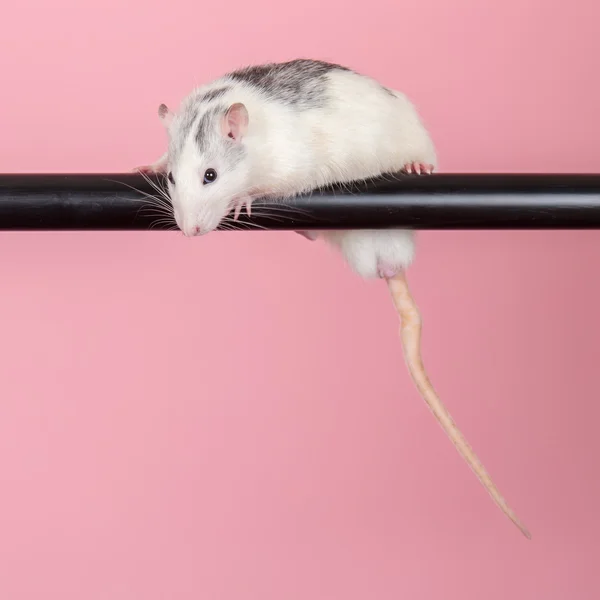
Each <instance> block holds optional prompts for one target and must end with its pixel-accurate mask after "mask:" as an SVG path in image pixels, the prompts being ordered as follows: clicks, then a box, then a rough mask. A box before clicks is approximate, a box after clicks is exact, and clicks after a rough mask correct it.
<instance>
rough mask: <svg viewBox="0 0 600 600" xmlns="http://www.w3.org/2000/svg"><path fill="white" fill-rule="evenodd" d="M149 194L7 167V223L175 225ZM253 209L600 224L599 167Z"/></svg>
mask: <svg viewBox="0 0 600 600" xmlns="http://www.w3.org/2000/svg"><path fill="white" fill-rule="evenodd" d="M152 181H153V182H154V183H155V184H156V183H159V182H162V178H160V177H159V178H152ZM145 194H156V192H155V190H154V189H153V187H152V185H151V184H150V183H149V182H148V181H147V180H146V179H145V178H144V177H143V176H141V175H139V174H137V173H132V174H22V175H13V174H9V175H0V231H10V230H12V231H27V230H144V229H157V230H158V229H168V228H169V227H172V226H173V225H174V222H171V223H168V222H166V221H162V222H160V223H157V220H158V219H159V218H160V215H158V214H157V213H156V211H155V210H154V209H152V207H151V205H150V204H149V203H148V201H147V200H146V198H145ZM252 210H253V213H252V214H253V216H252V217H248V216H247V215H246V214H245V212H244V211H242V214H241V216H240V219H239V227H240V229H248V230H253V229H254V230H257V231H262V230H264V229H270V230H298V229H385V228H390V227H400V228H402V227H404V228H410V229H438V230H439V229H599V228H600V174H590V175H561V174H551V175H541V174H540V175H538V174H493V175H469V174H434V175H422V176H420V175H395V176H392V175H390V176H385V177H382V178H379V179H376V180H372V181H369V182H361V183H355V184H352V185H351V186H344V187H341V186H337V187H333V188H329V189H326V190H316V191H315V192H314V193H312V194H310V195H306V196H302V197H298V198H295V199H294V200H288V201H285V202H283V204H282V202H273V201H271V202H265V201H261V200H257V201H256V202H255V203H254V204H253V208H252Z"/></svg>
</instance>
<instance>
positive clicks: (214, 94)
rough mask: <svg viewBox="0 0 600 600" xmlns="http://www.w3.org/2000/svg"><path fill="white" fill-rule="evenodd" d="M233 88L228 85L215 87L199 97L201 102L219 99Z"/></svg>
mask: <svg viewBox="0 0 600 600" xmlns="http://www.w3.org/2000/svg"><path fill="white" fill-rule="evenodd" d="M230 89H231V88H228V87H220V88H215V89H214V90H208V92H204V94H202V95H201V96H200V97H199V98H198V101H199V102H210V101H211V100H218V99H219V98H222V97H223V96H224V95H225V94H226V93H227V92H228V91H229V90H230Z"/></svg>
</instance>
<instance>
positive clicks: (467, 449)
mask: <svg viewBox="0 0 600 600" xmlns="http://www.w3.org/2000/svg"><path fill="white" fill-rule="evenodd" d="M387 281H388V286H389V288H390V292H391V294H392V299H393V301H394V305H395V306H396V310H397V311H398V314H399V316H400V321H401V325H400V335H401V338H402V346H403V348H404V356H405V359H406V363H407V365H408V369H409V371H410V374H411V377H412V378H413V381H414V382H415V384H416V386H417V388H418V390H419V392H420V393H421V396H422V397H423V399H424V400H425V402H426V403H427V405H428V406H429V408H430V409H431V412H432V413H433V414H434V416H435V418H436V419H437V421H438V422H439V424H440V425H441V426H442V428H443V429H444V431H445V432H446V434H447V435H448V437H449V438H450V440H451V441H452V443H453V444H454V446H455V447H456V449H457V450H458V452H459V453H460V455H461V456H462V457H463V458H464V459H465V461H466V462H467V464H468V465H469V466H470V467H471V469H472V470H473V471H474V473H475V475H477V477H478V479H479V481H480V482H481V483H482V484H483V486H484V487H485V489H486V490H487V491H488V492H489V494H490V495H491V497H492V498H493V499H494V501H495V502H496V504H497V505H498V506H499V507H500V508H501V509H502V511H503V512H504V514H505V515H506V516H507V517H508V518H509V519H510V520H511V521H512V522H513V523H514V524H515V525H516V526H517V527H518V528H519V529H520V530H521V532H522V533H523V534H524V535H525V537H527V538H528V539H531V534H530V533H529V531H528V530H527V528H526V527H525V525H523V524H522V523H521V522H520V521H519V519H518V517H517V516H516V515H515V513H514V512H513V511H512V510H511V509H510V507H509V506H508V504H507V503H506V501H505V500H504V498H503V497H502V496H501V495H500V492H499V491H498V489H497V488H496V486H495V485H494V483H493V481H492V479H491V477H490V476H489V475H488V473H487V471H486V470H485V468H484V466H483V465H482V464H481V461H480V460H479V458H477V455H476V454H475V452H473V450H472V448H471V446H470V445H469V443H468V442H467V440H466V439H465V437H464V436H463V434H462V433H461V432H460V430H459V429H458V427H457V426H456V425H455V423H454V421H453V419H452V417H451V416H450V413H449V412H448V410H447V409H446V407H445V406H444V405H443V404H442V402H441V400H440V399H439V398H438V396H437V394H436V392H435V390H434V389H433V386H432V384H431V382H430V381H429V378H428V376H427V373H426V371H425V367H424V366H423V361H422V359H421V316H420V314H419V309H418V307H417V305H416V303H415V301H414V300H413V298H412V296H411V294H410V291H409V288H408V283H407V282H406V278H405V276H404V273H402V274H400V275H397V276H395V277H392V278H390V279H388V280H387Z"/></svg>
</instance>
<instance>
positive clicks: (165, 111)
mask: <svg viewBox="0 0 600 600" xmlns="http://www.w3.org/2000/svg"><path fill="white" fill-rule="evenodd" d="M158 116H159V117H160V120H161V121H162V122H163V125H164V126H165V127H167V128H168V127H169V125H170V124H171V121H172V120H173V117H174V116H175V115H174V114H173V112H171V109H170V108H169V107H168V106H167V105H166V104H161V105H160V106H159V107H158Z"/></svg>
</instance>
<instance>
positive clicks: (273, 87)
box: [137, 58, 531, 539]
mask: <svg viewBox="0 0 600 600" xmlns="http://www.w3.org/2000/svg"><path fill="white" fill-rule="evenodd" d="M158 115H159V117H160V119H161V120H162V122H163V124H164V126H165V128H166V130H167V133H168V138H169V142H168V148H167V151H166V152H165V153H164V154H163V155H162V156H161V157H160V158H159V159H158V160H157V161H155V162H154V163H153V164H151V165H146V166H143V167H138V168H137V170H138V171H141V172H142V173H162V174H164V175H166V180H167V186H168V196H169V199H170V202H171V205H172V210H173V217H174V219H175V222H176V224H177V227H178V228H179V229H180V230H181V231H182V233H183V234H184V235H186V236H188V237H195V236H198V235H205V234H207V233H209V232H212V231H214V230H215V229H217V228H218V227H219V225H220V224H222V223H231V217H230V215H231V213H232V212H233V214H234V216H233V220H236V219H237V218H238V217H239V214H240V211H241V210H242V208H243V207H245V209H246V211H247V213H248V214H249V215H250V214H251V209H252V201H253V200H254V199H255V198H261V199H265V198H278V199H283V198H291V197H293V196H295V195H299V194H305V193H310V192H311V191H313V190H315V189H317V188H323V187H327V186H329V185H332V184H344V183H349V184H350V183H352V182H355V181H357V180H361V179H363V180H366V179H369V178H373V177H377V176H380V175H383V174H386V173H401V174H406V175H411V174H412V175H429V174H431V173H433V171H434V170H436V169H437V166H438V160H437V154H436V149H435V147H434V144H433V141H432V139H431V136H430V134H429V133H428V131H427V129H426V128H425V125H424V123H423V120H422V119H421V117H420V115H419V114H418V112H417V110H416V108H415V106H414V104H413V103H412V102H411V101H410V100H409V99H408V97H407V96H406V95H405V94H404V93H401V92H399V91H396V90H393V89H390V88H388V87H386V86H384V85H383V84H381V83H379V82H378V81H377V80H375V79H374V78H372V77H369V76H367V75H363V74H360V73H357V72H356V71H355V70H353V69H350V68H348V67H345V66H342V65H338V64H334V63H329V62H325V61H321V60H313V59H305V58H301V59H296V60H290V61H287V62H280V63H269V64H264V65H255V66H247V67H243V68H240V69H238V70H235V71H231V72H229V73H227V74H225V75H224V76H222V77H220V78H218V79H216V80H214V81H212V82H210V83H207V84H204V85H200V86H198V87H196V88H195V89H193V90H192V92H191V93H190V94H188V95H187V97H185V98H184V100H183V101H182V102H181V104H180V107H179V109H178V110H177V111H176V112H174V111H172V110H171V109H170V108H168V107H167V106H166V105H165V104H161V105H160V106H159V108H158ZM297 233H299V234H301V235H303V236H304V237H306V238H307V239H309V240H313V241H314V240H316V239H318V238H323V239H324V240H325V241H326V242H328V243H329V244H330V245H332V246H333V247H335V248H336V249H337V250H339V251H340V252H341V254H342V256H343V257H344V258H345V260H346V262H347V263H348V264H349V266H350V267H351V268H352V270H353V271H354V272H355V273H356V274H357V275H359V276H361V277H363V278H365V279H374V278H375V279H380V280H384V281H385V282H387V286H388V288H389V292H390V294H391V297H392V301H393V304H394V307H395V309H396V311H397V313H398V316H399V318H400V337H401V341H402V347H403V352H404V357H405V362H406V364H407V366H408V370H409V372H410V375H411V377H412V379H413V382H414V384H415V385H416V387H417V389H418V391H419V393H420V395H421V396H422V398H423V399H424V400H425V402H426V403H427V405H428V407H429V409H430V410H431V412H432V413H433V415H434V416H435V418H436V419H437V421H438V422H439V424H440V425H441V427H442V428H443V430H444V431H445V433H446V434H447V436H448V437H449V438H450V440H451V441H452V443H453V444H454V446H455V447H456V449H457V450H458V452H459V454H460V455H461V456H462V457H463V459H464V460H465V461H466V462H467V464H468V465H469V466H470V467H471V469H472V470H473V472H474V473H475V475H476V476H477V478H478V479H479V481H480V482H481V484H482V485H483V486H484V487H485V489H486V490H487V491H488V493H489V494H490V496H491V497H492V499H493V500H494V502H495V503H496V504H497V505H498V506H499V508H500V509H501V510H502V511H503V512H504V514H505V515H506V516H507V517H508V518H509V519H511V521H512V522H513V523H514V524H515V525H516V526H517V527H518V528H519V529H520V530H521V532H522V533H523V534H524V535H525V536H526V537H527V538H529V539H530V538H531V534H530V532H529V531H528V529H527V528H526V527H525V525H524V524H523V523H522V522H521V521H520V520H519V518H518V517H517V515H516V514H515V513H514V512H513V510H512V509H511V508H510V507H509V506H508V504H507V502H506V500H505V499H504V498H503V497H502V496H501V495H500V493H499V491H498V489H497V488H496V486H495V484H494V482H493V481H492V479H491V478H490V476H489V474H488V473H487V471H486V469H485V468H484V466H483V465H482V463H481V461H480V460H479V459H478V457H477V455H476V454H475V452H474V451H473V450H472V448H471V446H470V445H469V443H468V442H467V440H466V439H465V437H464V436H463V434H462V433H461V431H460V430H459V429H458V427H457V426H456V424H455V423H454V420H453V419H452V417H451V416H450V413H449V412H448V410H447V409H446V408H445V406H444V405H443V403H442V402H441V400H440V399H439V397H438V395H437V393H436V391H435V389H434V387H433V385H432V384H431V382H430V380H429V377H428V375H427V372H426V370H425V367H424V365H423V361H422V359H421V341H420V340H421V321H422V319H421V315H420V312H419V309H418V306H417V304H416V302H415V300H414V299H413V297H412V295H411V292H410V289H409V286H408V282H407V278H406V271H407V269H408V267H409V266H410V265H411V264H412V262H413V259H414V254H415V249H414V235H413V232H412V231H410V230H404V229H384V230H326V231H298V232H297Z"/></svg>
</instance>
